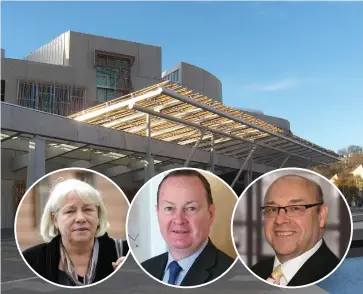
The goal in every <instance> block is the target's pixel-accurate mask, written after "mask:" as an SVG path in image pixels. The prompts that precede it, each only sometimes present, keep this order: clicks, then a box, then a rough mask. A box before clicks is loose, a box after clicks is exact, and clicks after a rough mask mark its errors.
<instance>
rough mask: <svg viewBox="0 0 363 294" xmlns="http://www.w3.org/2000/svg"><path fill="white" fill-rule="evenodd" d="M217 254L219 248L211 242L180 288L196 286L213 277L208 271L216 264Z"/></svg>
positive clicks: (195, 262)
mask: <svg viewBox="0 0 363 294" xmlns="http://www.w3.org/2000/svg"><path fill="white" fill-rule="evenodd" d="M216 254H217V248H216V247H215V246H214V245H213V243H212V242H211V240H209V241H208V243H207V245H206V246H205V248H204V250H203V251H202V252H201V253H200V255H199V256H198V257H197V259H196V260H195V261H194V263H193V265H192V267H191V268H190V270H189V271H188V273H187V274H186V276H185V277H184V279H183V281H182V282H181V284H180V286H192V285H193V286H194V285H199V284H203V283H205V282H206V281H207V280H208V278H209V277H210V276H211V273H210V272H209V271H208V270H209V269H210V268H212V267H214V266H215V264H216Z"/></svg>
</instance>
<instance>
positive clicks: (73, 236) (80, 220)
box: [54, 192, 99, 244]
mask: <svg viewBox="0 0 363 294" xmlns="http://www.w3.org/2000/svg"><path fill="white" fill-rule="evenodd" d="M54 221H55V224H56V226H57V228H58V229H59V232H60V234H61V236H62V240H63V242H69V243H71V244H81V243H87V242H90V241H91V240H92V239H93V238H94V237H95V234H96V231H97V226H98V224H99V218H98V208H97V206H96V205H95V204H89V203H85V202H83V201H82V199H81V198H80V197H79V196H78V195H77V193H75V192H71V193H69V194H68V196H67V198H66V199H65V201H64V202H63V203H62V205H61V207H60V209H59V212H58V214H57V215H56V216H54Z"/></svg>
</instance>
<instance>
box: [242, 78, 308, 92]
mask: <svg viewBox="0 0 363 294" xmlns="http://www.w3.org/2000/svg"><path fill="white" fill-rule="evenodd" d="M301 83H302V81H301V80H299V79H297V78H286V79H283V80H280V81H274V82H270V83H266V84H254V85H249V86H247V88H248V89H249V90H251V91H258V92H275V91H283V90H286V89H291V88H294V87H296V86H298V85H300V84H301Z"/></svg>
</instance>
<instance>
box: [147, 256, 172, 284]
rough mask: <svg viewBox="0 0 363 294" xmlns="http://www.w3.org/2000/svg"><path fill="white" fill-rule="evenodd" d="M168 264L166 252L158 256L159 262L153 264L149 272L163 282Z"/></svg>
mask: <svg viewBox="0 0 363 294" xmlns="http://www.w3.org/2000/svg"><path fill="white" fill-rule="evenodd" d="M167 262H168V253H167V252H165V253H163V254H161V255H160V256H158V260H156V261H155V262H153V264H152V266H151V267H150V268H149V269H148V272H149V273H150V274H151V275H152V276H154V277H155V278H157V279H159V280H161V281H162V280H163V277H164V272H165V267H166V264H167Z"/></svg>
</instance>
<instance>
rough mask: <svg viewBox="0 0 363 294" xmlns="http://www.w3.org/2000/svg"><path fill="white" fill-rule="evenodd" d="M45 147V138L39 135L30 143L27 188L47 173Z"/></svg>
mask: <svg viewBox="0 0 363 294" xmlns="http://www.w3.org/2000/svg"><path fill="white" fill-rule="evenodd" d="M45 147H46V146H45V141H44V139H42V138H41V137H39V136H36V137H35V138H34V144H32V143H29V164H28V168H27V175H26V188H27V189H28V188H29V187H30V186H31V185H33V184H34V183H35V182H36V181H37V180H38V179H39V178H41V177H42V176H44V175H45Z"/></svg>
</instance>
